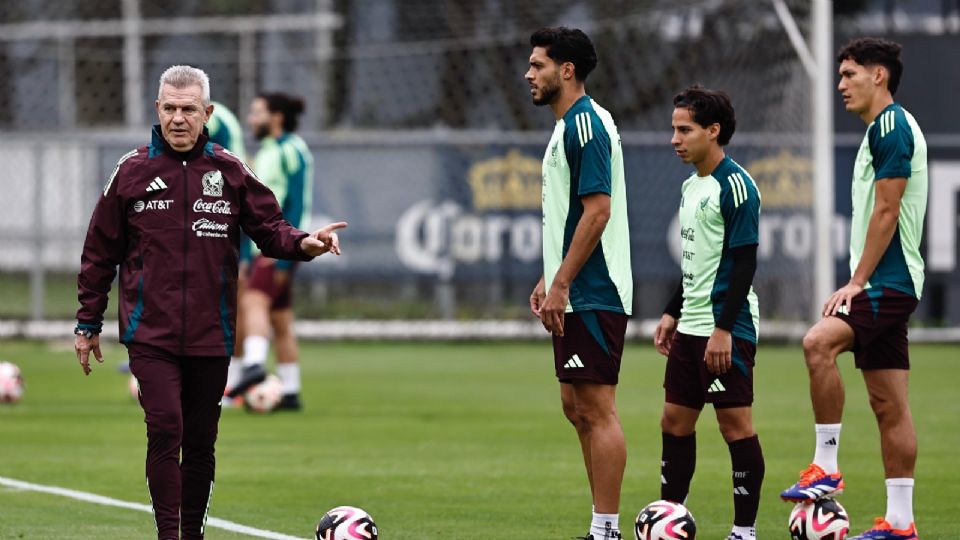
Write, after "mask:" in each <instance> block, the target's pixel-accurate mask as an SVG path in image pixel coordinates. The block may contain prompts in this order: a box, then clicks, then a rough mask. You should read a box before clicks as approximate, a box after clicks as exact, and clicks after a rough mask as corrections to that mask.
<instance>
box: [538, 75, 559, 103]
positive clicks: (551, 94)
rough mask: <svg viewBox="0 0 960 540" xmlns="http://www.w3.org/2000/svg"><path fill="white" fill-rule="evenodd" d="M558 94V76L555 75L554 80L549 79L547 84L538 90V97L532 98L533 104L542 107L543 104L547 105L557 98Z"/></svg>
mask: <svg viewBox="0 0 960 540" xmlns="http://www.w3.org/2000/svg"><path fill="white" fill-rule="evenodd" d="M559 95H560V77H557V78H556V79H555V80H553V81H550V84H549V85H545V86H543V87H542V88H541V90H540V97H539V98H533V104H534V105H536V106H538V107H542V106H543V105H549V104H551V103H553V102H554V101H556V100H557V96H559Z"/></svg>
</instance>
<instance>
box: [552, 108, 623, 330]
mask: <svg viewBox="0 0 960 540" xmlns="http://www.w3.org/2000/svg"><path fill="white" fill-rule="evenodd" d="M594 193H606V194H607V195H610V219H609V220H608V221H607V226H606V228H604V230H603V234H602V235H601V237H600V242H599V243H598V244H597V247H596V248H595V249H594V250H593V253H591V254H590V257H589V258H588V259H587V262H586V263H585V264H584V265H583V268H581V269H580V272H579V273H578V274H577V277H576V278H574V280H573V283H571V284H570V300H569V303H568V304H567V312H573V311H588V310H603V311H614V312H617V313H624V314H626V315H630V314H631V312H632V307H633V272H632V271H631V268H630V230H629V228H628V226H627V194H626V185H625V180H624V174H623V151H622V149H621V147H620V134H619V133H618V132H617V126H616V124H615V123H614V122H613V117H612V116H610V113H609V112H607V110H606V109H604V108H603V107H601V106H599V105H597V103H596V102H595V101H593V100H592V99H591V98H590V96H583V97H582V98H580V99H579V100H577V102H576V103H574V104H573V106H571V107H570V109H569V110H568V111H567V112H566V114H564V115H563V118H561V119H560V120H558V121H557V125H556V127H555V128H554V130H553V136H551V137H550V143H549V144H548V145H547V151H546V153H545V155H544V156H543V192H542V198H543V278H544V284H545V285H546V288H547V290H548V291H549V290H550V285H551V284H552V283H553V279H554V277H555V276H556V275H557V270H559V269H560V263H561V262H562V261H563V258H564V257H566V256H567V250H569V248H570V242H571V240H573V233H574V231H575V230H576V227H577V223H579V221H580V217H581V216H582V215H583V203H582V202H581V200H580V198H581V197H583V196H585V195H590V194H594Z"/></svg>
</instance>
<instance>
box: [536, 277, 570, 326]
mask: <svg viewBox="0 0 960 540" xmlns="http://www.w3.org/2000/svg"><path fill="white" fill-rule="evenodd" d="M569 299H570V289H568V288H566V287H563V286H560V285H557V284H556V283H554V284H553V285H552V286H551V287H550V292H548V293H547V296H546V298H544V300H543V304H541V305H540V321H541V322H543V327H544V328H546V329H547V331H548V332H550V333H551V334H556V335H558V336H563V318H564V315H565V314H566V312H567V302H568V300H569Z"/></svg>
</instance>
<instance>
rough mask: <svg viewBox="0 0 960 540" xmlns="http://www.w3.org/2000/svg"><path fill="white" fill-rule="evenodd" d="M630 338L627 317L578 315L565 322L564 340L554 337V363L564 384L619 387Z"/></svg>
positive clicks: (600, 313)
mask: <svg viewBox="0 0 960 540" xmlns="http://www.w3.org/2000/svg"><path fill="white" fill-rule="evenodd" d="M626 334H627V316H626V315H624V314H623V313H615V312H613V311H599V310H598V311H578V312H574V313H567V314H566V315H565V316H564V319H563V337H559V336H556V335H555V336H553V363H554V367H555V368H556V372H557V379H559V380H560V382H562V383H577V382H589V383H597V384H617V382H618V381H619V380H620V358H621V357H622V356H623V340H624V337H625V336H626Z"/></svg>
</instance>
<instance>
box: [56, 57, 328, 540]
mask: <svg viewBox="0 0 960 540" xmlns="http://www.w3.org/2000/svg"><path fill="white" fill-rule="evenodd" d="M156 108H157V115H158V117H159V120H160V123H159V124H158V125H155V126H154V127H153V136H152V141H151V143H150V144H149V145H147V146H143V147H140V148H137V149H136V150H133V151H131V152H129V153H127V154H125V155H124V156H123V157H122V158H120V161H119V163H117V167H116V169H114V171H113V174H112V175H111V176H110V179H109V180H108V181H107V185H106V187H105V188H104V190H103V194H102V196H100V198H99V200H98V201H97V205H96V208H95V209H94V211H93V217H92V218H91V219H90V225H89V228H88V230H87V236H86V240H85V242H84V245H83V254H82V256H81V268H80V273H79V275H78V278H77V285H78V296H79V300H80V309H79V310H78V311H77V327H76V329H75V331H74V333H75V334H76V340H75V347H76V353H77V359H78V360H79V362H80V365H81V366H82V368H83V371H84V373H85V374H88V375H89V373H90V371H91V370H90V362H89V356H90V354H91V353H92V354H93V355H94V357H95V358H96V359H97V360H98V361H100V362H102V361H103V356H102V354H101V352H100V339H99V333H100V330H101V327H102V321H103V312H104V311H105V309H106V307H107V293H108V292H109V291H110V285H111V283H112V282H113V279H114V277H115V276H116V273H117V267H118V266H119V268H120V279H119V284H118V286H117V288H118V289H119V302H118V304H119V321H120V342H121V343H123V344H124V345H126V347H127V350H128V354H129V357H130V369H131V371H132V372H133V374H134V375H135V376H136V378H137V382H138V384H139V387H140V404H141V406H142V407H143V411H144V416H145V421H146V424H147V441H148V444H147V460H146V474H147V483H148V486H149V490H150V497H151V499H152V501H153V509H154V515H155V517H156V522H157V537H158V539H160V540H170V539H179V538H183V539H185V540H187V539H199V538H203V529H204V524H205V522H206V517H207V511H208V510H209V507H210V497H211V495H212V493H213V482H214V466H215V460H214V443H215V441H216V438H217V424H218V423H219V420H220V399H221V397H222V396H223V390H224V385H225V383H226V377H227V366H228V363H229V359H230V355H231V354H232V352H233V347H234V336H235V335H236V333H235V328H236V304H237V265H238V253H239V242H240V232H241V230H242V231H243V232H245V233H246V234H247V235H248V236H250V238H252V239H253V241H254V242H256V244H257V246H258V247H259V248H260V249H261V251H263V253H265V254H267V255H268V256H270V257H274V258H279V259H295V260H303V261H307V260H310V259H312V258H313V257H316V256H318V255H322V254H324V253H327V252H333V253H335V254H339V253H340V247H339V240H338V238H337V233H336V232H335V231H336V230H338V229H341V228H343V227H345V226H346V223H343V222H338V223H332V224H330V225H327V226H326V227H324V228H322V229H319V230H317V231H314V232H313V233H310V234H308V233H306V232H303V231H301V230H299V229H297V228H295V227H293V226H291V225H290V223H288V222H287V221H286V220H285V219H284V218H283V215H282V214H281V211H280V206H279V204H278V203H277V200H276V198H275V197H274V195H273V193H272V192H271V191H270V189H268V188H267V187H266V186H264V185H263V184H261V183H260V181H259V180H258V179H257V177H256V176H255V175H254V174H253V173H252V172H251V171H250V169H249V168H247V166H246V165H245V164H244V163H243V162H242V161H241V160H239V159H237V157H236V156H234V155H233V154H231V153H230V152H228V151H226V150H224V149H223V147H221V146H219V145H216V144H213V143H211V142H210V141H209V140H208V136H207V134H206V130H205V129H204V124H205V123H206V121H207V120H208V119H209V118H210V114H211V113H212V112H213V105H211V103H210V82H209V79H208V78H207V75H206V74H205V73H204V72H203V71H201V70H199V69H197V68H193V67H190V66H173V67H171V68H169V69H167V70H166V71H165V72H164V73H163V75H162V76H161V77H160V89H159V93H158V96H157V102H156Z"/></svg>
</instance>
